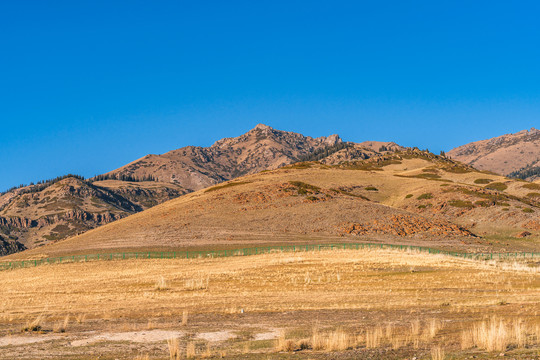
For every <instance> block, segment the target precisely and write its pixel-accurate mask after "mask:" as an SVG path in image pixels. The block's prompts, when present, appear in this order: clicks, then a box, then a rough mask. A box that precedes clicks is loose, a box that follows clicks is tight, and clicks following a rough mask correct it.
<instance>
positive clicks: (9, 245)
mask: <svg viewBox="0 0 540 360" xmlns="http://www.w3.org/2000/svg"><path fill="white" fill-rule="evenodd" d="M23 250H26V247H25V246H24V245H23V244H21V243H20V242H18V241H17V240H12V239H4V238H3V237H2V236H0V256H4V255H9V254H14V253H16V252H19V251H23Z"/></svg>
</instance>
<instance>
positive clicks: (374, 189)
mask: <svg viewBox="0 0 540 360" xmlns="http://www.w3.org/2000/svg"><path fill="white" fill-rule="evenodd" d="M365 190H367V191H379V189H377V188H376V187H375V186H366V187H365Z"/></svg>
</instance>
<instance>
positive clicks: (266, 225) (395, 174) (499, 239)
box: [15, 149, 540, 257]
mask: <svg viewBox="0 0 540 360" xmlns="http://www.w3.org/2000/svg"><path fill="white" fill-rule="evenodd" d="M349 150H350V149H343V150H341V151H349ZM335 157H339V152H337V153H335V154H332V155H331V157H329V158H328V159H323V160H322V161H321V162H308V163H297V164H293V165H289V166H285V167H283V168H280V169H277V170H273V171H265V172H261V173H258V174H253V175H248V176H244V177H241V178H238V179H236V180H234V181H230V182H226V183H223V184H220V185H216V186H213V187H210V188H207V189H203V190H199V191H197V192H193V193H190V194H186V195H184V196H181V197H179V198H177V199H174V200H171V201H168V202H165V203H163V204H161V205H159V206H156V207H153V208H151V209H149V210H146V211H143V212H141V213H138V214H134V215H131V216H129V217H127V218H124V219H121V220H119V221H116V222H114V223H111V224H107V225H105V226H102V227H100V228H97V229H94V230H91V231H88V232H86V233H84V234H81V235H78V236H75V237H72V238H70V239H67V240H65V241H61V242H58V243H56V244H53V245H50V246H47V247H43V248H40V249H34V250H31V251H26V252H23V253H22V254H20V255H19V256H15V257H32V256H40V257H41V256H56V255H58V254H71V253H84V252H111V251H125V250H137V249H138V250H150V249H195V248H223V247H238V246H244V245H245V244H250V245H255V244H270V243H274V244H275V243H312V242H331V241H334V242H335V241H338V240H339V241H380V242H389V243H403V244H417V245H427V246H433V247H440V248H446V249H461V250H467V251H475V250H489V249H494V250H497V251H515V250H528V249H535V248H536V249H537V248H538V241H539V230H540V224H539V222H538V212H539V211H540V208H539V207H538V205H539V203H538V200H539V199H538V197H537V196H536V191H537V190H536V186H537V185H536V184H533V183H528V182H525V181H517V180H511V179H507V178H505V177H502V176H499V175H495V174H491V173H485V172H480V171H477V170H474V169H473V168H471V167H468V166H466V165H463V164H461V163H458V162H455V161H452V160H450V159H447V158H444V157H441V156H436V155H433V154H430V153H426V152H422V151H418V150H408V151H401V152H396V153H388V154H386V155H380V156H375V157H372V158H370V159H367V160H360V161H347V162H337V163H335V164H334V161H332V158H335ZM324 162H326V164H325V163H324ZM525 231H526V232H527V233H524V232H525Z"/></svg>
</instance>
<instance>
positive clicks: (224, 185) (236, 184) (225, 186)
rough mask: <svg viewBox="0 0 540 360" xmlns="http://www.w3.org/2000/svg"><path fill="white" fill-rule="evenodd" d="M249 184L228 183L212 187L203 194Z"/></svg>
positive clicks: (246, 182)
mask: <svg viewBox="0 0 540 360" xmlns="http://www.w3.org/2000/svg"><path fill="white" fill-rule="evenodd" d="M250 182H251V181H236V182H230V183H227V184H223V185H217V186H212V187H211V188H208V189H206V190H205V191H204V192H211V191H216V190H221V189H226V188H230V187H233V186H239V185H244V184H249V183H250Z"/></svg>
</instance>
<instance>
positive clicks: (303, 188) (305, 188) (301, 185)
mask: <svg viewBox="0 0 540 360" xmlns="http://www.w3.org/2000/svg"><path fill="white" fill-rule="evenodd" d="M289 184H291V185H292V186H294V187H296V191H297V192H298V195H307V194H312V193H315V194H317V193H318V192H319V191H320V190H321V188H320V187H318V186H315V185H310V184H306V183H305V182H302V181H289Z"/></svg>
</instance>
